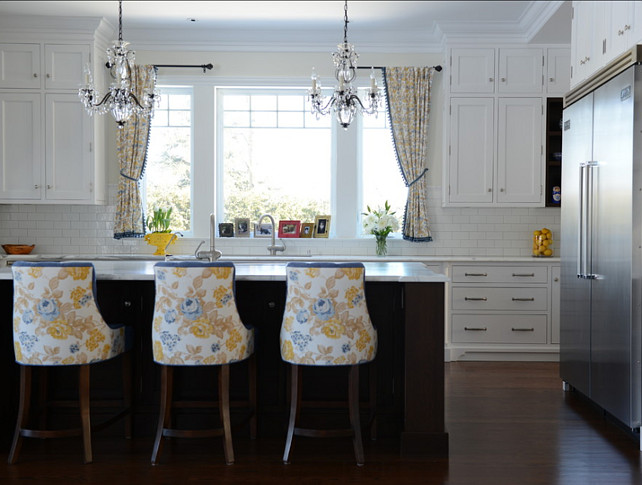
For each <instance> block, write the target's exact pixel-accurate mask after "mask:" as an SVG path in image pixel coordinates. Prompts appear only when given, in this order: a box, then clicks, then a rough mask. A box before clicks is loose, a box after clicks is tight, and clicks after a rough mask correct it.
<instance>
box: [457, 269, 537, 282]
mask: <svg viewBox="0 0 642 485" xmlns="http://www.w3.org/2000/svg"><path fill="white" fill-rule="evenodd" d="M452 281H453V283H515V282H519V283H548V267H546V266H483V265H479V266H478V265H453V274H452Z"/></svg>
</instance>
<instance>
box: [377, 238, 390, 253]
mask: <svg viewBox="0 0 642 485" xmlns="http://www.w3.org/2000/svg"><path fill="white" fill-rule="evenodd" d="M375 239H376V241H377V256H385V255H386V254H388V241H387V239H386V236H377V235H375Z"/></svg>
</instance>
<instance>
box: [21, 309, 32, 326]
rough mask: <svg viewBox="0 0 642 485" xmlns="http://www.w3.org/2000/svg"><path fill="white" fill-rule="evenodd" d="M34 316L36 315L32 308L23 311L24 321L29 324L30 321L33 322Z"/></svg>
mask: <svg viewBox="0 0 642 485" xmlns="http://www.w3.org/2000/svg"><path fill="white" fill-rule="evenodd" d="M33 317H34V314H33V310H31V309H29V310H25V311H24V312H22V321H23V322H24V323H26V324H27V325H28V324H30V323H33Z"/></svg>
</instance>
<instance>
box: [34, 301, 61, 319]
mask: <svg viewBox="0 0 642 485" xmlns="http://www.w3.org/2000/svg"><path fill="white" fill-rule="evenodd" d="M37 310H38V313H39V314H40V316H41V317H42V318H44V319H45V320H47V321H49V322H53V321H54V320H55V319H56V318H57V317H58V315H60V310H58V305H57V304H56V300H54V299H53V298H43V299H42V300H40V302H39V303H38V306H37Z"/></svg>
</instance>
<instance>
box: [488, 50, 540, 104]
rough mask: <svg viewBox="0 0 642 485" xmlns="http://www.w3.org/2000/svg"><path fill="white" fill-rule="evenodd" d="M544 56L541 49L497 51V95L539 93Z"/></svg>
mask: <svg viewBox="0 0 642 485" xmlns="http://www.w3.org/2000/svg"><path fill="white" fill-rule="evenodd" d="M543 69H544V54H543V52H542V49H513V48H507V49H499V74H498V81H499V82H498V83H497V86H498V89H497V92H499V93H541V92H542V91H543Z"/></svg>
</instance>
